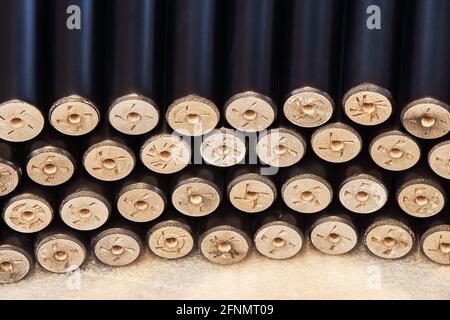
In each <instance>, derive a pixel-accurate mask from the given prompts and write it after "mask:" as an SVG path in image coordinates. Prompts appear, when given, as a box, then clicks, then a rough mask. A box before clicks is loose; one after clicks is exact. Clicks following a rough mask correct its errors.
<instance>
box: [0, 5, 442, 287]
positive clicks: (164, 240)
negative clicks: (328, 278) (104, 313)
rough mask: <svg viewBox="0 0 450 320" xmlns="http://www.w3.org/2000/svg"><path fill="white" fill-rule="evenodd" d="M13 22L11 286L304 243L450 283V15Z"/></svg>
mask: <svg viewBox="0 0 450 320" xmlns="http://www.w3.org/2000/svg"><path fill="white" fill-rule="evenodd" d="M0 7H1V8H2V10H1V11H0V139H1V140H2V141H0V199H1V202H2V204H1V205H2V218H3V219H2V220H3V221H2V223H1V225H0V283H10V282H14V281H18V280H20V279H22V278H24V277H25V276H26V275H27V274H29V273H30V271H31V270H32V269H33V265H34V263H35V261H37V262H38V264H39V265H40V266H41V267H42V268H44V269H46V270H48V271H51V272H57V273H65V272H70V271H73V270H75V269H77V268H79V267H80V266H82V264H83V263H84V262H85V261H86V259H87V258H88V257H89V256H92V257H95V258H96V259H98V260H99V261H101V262H102V263H105V264H107V265H111V266H124V265H127V264H130V263H132V262H134V261H136V260H137V259H138V258H139V257H140V256H142V255H143V254H144V253H145V252H146V249H145V248H148V249H149V250H150V251H151V252H152V254H153V255H154V256H158V257H161V258H164V259H177V258H182V257H186V256H188V255H189V254H191V253H192V252H193V251H195V249H196V248H198V250H199V251H200V252H201V253H202V254H203V255H204V256H205V257H206V259H208V260H209V261H211V262H214V263H218V264H232V263H236V262H239V261H242V260H243V259H244V258H246V256H247V255H248V253H249V252H250V250H251V248H252V247H253V246H255V247H256V249H257V251H259V252H260V253H261V254H262V255H264V256H266V257H268V258H271V259H287V258H290V257H293V256H295V255H297V254H298V253H299V252H300V251H301V250H302V249H303V247H305V246H306V243H307V242H308V240H307V239H309V241H310V243H311V244H312V247H315V248H316V249H317V250H319V251H320V252H322V253H325V254H330V255H336V254H344V253H347V252H350V251H351V250H352V249H354V248H355V247H356V246H357V245H358V243H364V245H365V247H366V248H367V249H368V251H369V252H371V253H373V254H374V255H376V256H378V257H381V258H386V259H395V258H401V257H405V256H406V255H407V254H409V253H411V252H413V251H414V249H415V248H420V250H421V252H423V253H424V255H425V256H426V257H428V258H429V259H431V260H432V261H434V262H436V263H440V264H446V265H450V219H449V216H448V205H447V195H446V193H447V189H448V185H449V182H448V180H449V179H450V140H449V139H448V138H447V134H448V132H449V131H450V107H449V104H450V81H449V78H448V76H447V74H448V72H449V71H450V36H449V34H450V2H449V1H448V0H411V1H403V0H370V1H369V0H282V1H279V0H230V1H222V0H169V1H165V0H129V1H122V0H112V1H97V0H70V1H69V0H44V1H40V0H0ZM417 244H419V245H417Z"/></svg>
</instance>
